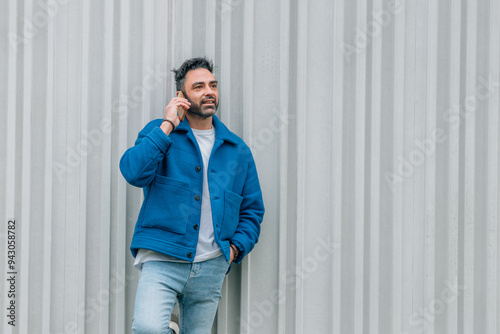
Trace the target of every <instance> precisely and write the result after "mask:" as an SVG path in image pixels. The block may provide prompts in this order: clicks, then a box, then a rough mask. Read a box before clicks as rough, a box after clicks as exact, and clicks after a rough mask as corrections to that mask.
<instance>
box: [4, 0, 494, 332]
mask: <svg viewBox="0 0 500 334" xmlns="http://www.w3.org/2000/svg"><path fill="white" fill-rule="evenodd" d="M0 8H1V9H2V10H1V14H0V18H2V20H1V23H0V27H1V34H2V36H0V37H1V39H0V47H1V48H2V49H1V50H0V53H1V55H3V57H2V58H1V60H0V73H1V74H2V76H1V77H0V106H1V107H2V108H4V110H6V112H5V113H4V112H2V113H1V117H0V118H1V119H2V124H1V125H0V129H2V130H3V131H0V132H2V133H3V135H2V136H1V139H0V153H1V154H2V158H3V159H1V160H2V161H1V162H0V173H1V175H0V184H2V186H3V187H2V191H1V196H2V197H1V204H0V209H1V214H2V219H3V220H4V223H3V225H2V226H4V228H2V229H1V230H0V236H1V240H0V247H1V248H2V249H4V250H5V249H7V240H8V239H7V229H6V228H5V227H6V226H7V221H8V219H16V222H17V223H18V225H17V229H16V233H17V234H16V268H17V270H18V272H19V275H18V276H17V277H18V279H17V281H16V290H17V292H18V294H17V298H16V306H17V308H16V315H17V324H18V325H17V326H16V327H12V326H10V325H8V323H7V321H6V317H3V320H2V321H3V322H2V324H1V325H0V333H130V332H131V325H132V316H133V306H134V298H135V290H136V286H137V281H138V277H139V273H138V272H137V271H136V270H135V269H133V268H132V263H133V259H132V257H131V255H130V252H129V249H128V247H129V245H130V238H131V235H132V233H133V228H134V225H135V220H136V219H137V214H138V212H139V208H140V205H141V202H142V193H141V190H140V189H137V188H134V187H132V186H129V185H126V183H125V181H124V180H123V178H122V177H121V174H120V171H119V169H118V162H119V159H120V157H121V154H122V153H123V152H124V151H125V150H126V149H127V147H130V146H131V145H133V143H134V141H135V139H136V137H137V133H138V131H139V130H140V129H141V128H142V127H143V126H144V124H145V123H147V122H148V121H149V120H150V119H152V118H158V117H162V116H163V114H164V112H165V111H164V110H165V105H166V103H168V101H169V100H170V98H171V97H172V96H173V94H174V92H175V88H174V85H173V79H172V77H171V75H170V72H169V70H170V69H171V68H172V67H176V66H178V65H179V64H180V63H181V62H182V61H183V60H184V59H185V58H188V57H191V56H200V55H203V54H204V53H205V54H206V55H207V56H208V57H209V58H213V59H214V60H215V62H216V64H217V65H218V66H219V70H218V72H216V76H217V78H218V79H219V81H220V83H221V84H220V89H221V108H220V116H221V118H222V120H223V121H224V122H225V123H226V124H227V125H228V126H229V127H230V128H231V129H232V130H233V131H234V132H236V133H237V134H238V135H240V136H241V137H242V138H244V139H245V141H246V142H247V143H248V144H249V146H250V147H251V148H252V151H253V153H254V156H255V159H256V162H257V165H258V170H259V172H260V179H261V183H262V188H263V190H264V197H265V201H266V209H267V210H266V217H265V222H264V224H263V226H262V236H261V238H260V242H259V243H258V244H257V247H256V249H255V251H254V252H252V254H251V255H250V256H248V257H247V258H246V259H245V261H244V262H243V264H242V265H239V266H234V267H233V269H232V271H231V273H230V274H229V276H228V277H227V278H226V281H225V284H224V287H223V298H222V300H221V303H220V307H219V312H218V315H217V319H216V321H215V323H214V327H213V330H212V332H213V333H227V334H234V333H264V334H266V333H268V334H275V333H305V332H317V333H394V334H403V333H405V334H409V333H412V334H416V333H450V334H451V333H462V332H463V333H488V334H489V333H491V334H493V333H498V332H499V330H500V327H499V326H500V324H499V323H498V317H499V316H500V307H499V302H500V289H498V286H499V284H500V277H499V274H498V270H499V266H500V257H499V256H498V251H500V245H499V243H498V239H499V226H498V224H499V221H498V208H499V204H500V193H499V186H500V181H499V178H498V173H499V172H500V167H499V165H500V164H499V162H500V161H499V159H500V156H499V152H498V149H499V145H500V142H499V136H500V134H499V128H500V120H499V117H498V112H499V99H500V94H499V86H500V83H499V80H500V61H499V59H500V49H499V43H500V25H499V4H498V1H494V0H491V1H485V2H480V3H479V2H475V1H472V0H471V1H469V0H467V1H462V2H456V1H432V0H428V1H417V0H411V1H398V0H394V1H390V0H368V1H363V0H357V1H351V2H346V1H343V0H336V1H333V2H332V1H326V0H321V1H305V0H280V1H272V2H269V1H260V0H250V1H241V0H210V1H203V2H201V1H193V0H189V1H179V0H176V1H168V2H165V1H146V2H133V1H114V2H106V3H101V2H98V1H90V2H79V1H67V0H56V1H28V2H16V1H9V2H5V3H2V4H1V5H0ZM6 254H7V253H6V252H5V251H1V252H0V255H2V258H1V259H0V264H1V265H2V270H4V268H6V266H7V260H8V258H7V256H6ZM4 272H6V271H5V270H4ZM2 277H3V279H2V283H0V289H1V290H0V291H1V292H0V296H1V298H2V299H1V301H0V305H2V308H3V309H4V310H5V309H6V308H7V306H8V303H10V299H9V298H8V297H7V294H6V292H7V291H8V289H9V284H8V283H7V281H6V277H5V275H4V276H2Z"/></svg>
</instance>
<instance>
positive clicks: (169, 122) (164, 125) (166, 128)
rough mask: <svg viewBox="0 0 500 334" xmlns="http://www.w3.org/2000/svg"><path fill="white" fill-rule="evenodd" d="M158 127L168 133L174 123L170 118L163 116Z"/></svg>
mask: <svg viewBox="0 0 500 334" xmlns="http://www.w3.org/2000/svg"><path fill="white" fill-rule="evenodd" d="M160 128H161V129H162V130H163V132H165V134H167V135H168V134H170V133H171V132H173V131H174V130H175V124H174V122H173V121H172V120H170V119H168V118H165V119H163V121H162V122H161V126H160Z"/></svg>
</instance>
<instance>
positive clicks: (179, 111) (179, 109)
mask: <svg viewBox="0 0 500 334" xmlns="http://www.w3.org/2000/svg"><path fill="white" fill-rule="evenodd" d="M177 96H178V97H182V98H185V97H184V94H182V90H180V91H179V94H178V95H177ZM177 115H179V119H180V120H181V122H182V121H183V120H184V116H186V110H185V109H184V108H183V107H177Z"/></svg>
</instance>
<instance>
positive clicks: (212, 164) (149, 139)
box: [120, 116, 264, 263]
mask: <svg viewBox="0 0 500 334" xmlns="http://www.w3.org/2000/svg"><path fill="white" fill-rule="evenodd" d="M161 122H162V120H161V119H157V120H153V121H151V122H149V123H148V124H147V125H146V126H145V127H144V129H142V131H141V132H140V133H139V136H138V138H137V140H136V142H135V145H134V146H133V147H131V148H129V149H128V150H127V151H126V152H125V153H124V154H123V156H122V158H121V160H120V170H121V172H122V174H123V176H124V177H125V179H126V180H127V182H128V183H130V184H131V185H133V186H136V187H141V188H143V191H144V202H143V203H142V207H141V211H140V213H139V217H138V219H137V223H136V225H135V231H134V236H133V238H132V244H131V246H130V250H131V251H132V255H133V256H134V257H135V256H136V254H137V251H138V250H139V249H140V248H143V249H151V250H154V251H156V252H159V253H163V254H166V255H170V256H174V257H176V258H179V259H182V260H186V261H193V259H194V257H195V255H196V245H197V243H198V231H199V229H198V225H199V224H200V216H201V198H202V189H203V162H202V158H201V154H200V149H199V147H198V143H197V141H196V138H195V137H194V134H193V132H192V130H191V127H190V126H189V123H188V122H187V120H185V121H183V122H181V123H180V124H179V126H178V127H176V129H175V131H173V132H171V133H170V135H168V136H167V135H166V134H165V133H164V132H163V131H162V130H161V129H160V125H161ZM213 125H214V127H215V143H214V147H213V149H212V154H211V156H210V160H209V163H208V173H207V177H208V186H209V189H210V202H211V206H212V217H213V224H214V238H215V241H216V242H217V244H218V245H219V247H220V248H221V251H222V253H223V254H224V257H225V258H226V260H229V257H230V246H229V244H230V243H233V244H234V245H236V247H238V249H239V250H240V254H239V256H238V258H237V259H235V260H234V261H235V262H236V263H239V262H241V260H242V259H243V258H244V257H245V255H246V254H248V253H249V252H250V251H251V250H252V249H253V247H254V246H255V244H256V243H257V241H258V239H259V234H260V224H261V222H262V218H263V216H264V202H263V200H262V192H261V189H260V184H259V178H258V176H257V170H256V167H255V162H254V160H253V156H252V153H251V151H250V148H249V147H248V146H247V145H246V144H245V143H244V142H243V140H242V139H241V138H239V137H238V136H236V135H235V134H233V133H232V132H231V131H229V130H228V129H227V127H226V126H225V125H224V124H223V123H222V122H221V121H220V120H219V119H218V118H217V117H216V116H213Z"/></svg>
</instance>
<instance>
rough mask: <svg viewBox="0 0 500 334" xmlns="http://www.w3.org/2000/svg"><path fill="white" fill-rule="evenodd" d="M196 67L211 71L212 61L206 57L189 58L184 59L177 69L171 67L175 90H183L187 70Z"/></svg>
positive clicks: (212, 68) (212, 69) (212, 67)
mask: <svg viewBox="0 0 500 334" xmlns="http://www.w3.org/2000/svg"><path fill="white" fill-rule="evenodd" d="M197 68H205V69H207V70H209V71H210V73H213V71H214V63H213V62H212V61H211V60H209V59H207V58H206V57H198V58H191V59H188V60H186V61H185V62H184V63H182V65H181V66H179V68H178V69H175V68H174V69H172V72H174V77H175V86H176V90H178V91H179V90H183V88H184V81H185V79H186V74H187V72H189V71H191V70H195V69H197Z"/></svg>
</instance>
